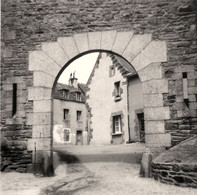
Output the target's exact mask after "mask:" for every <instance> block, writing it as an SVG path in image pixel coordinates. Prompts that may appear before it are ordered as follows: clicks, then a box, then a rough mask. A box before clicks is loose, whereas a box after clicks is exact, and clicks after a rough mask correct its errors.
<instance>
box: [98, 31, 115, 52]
mask: <svg viewBox="0 0 197 195" xmlns="http://www.w3.org/2000/svg"><path fill="white" fill-rule="evenodd" d="M115 36H116V31H103V32H102V34H101V49H103V50H109V51H111V49H112V46H113V43H114V39H115Z"/></svg>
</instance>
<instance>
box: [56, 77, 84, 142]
mask: <svg viewBox="0 0 197 195" xmlns="http://www.w3.org/2000/svg"><path fill="white" fill-rule="evenodd" d="M80 86H81V88H80ZM83 89H84V85H83V86H82V84H81V85H80V84H78V82H77V78H75V77H72V78H70V79H69V84H68V85H66V84H60V83H57V86H56V91H55V95H54V105H53V107H54V109H53V119H54V123H53V142H54V144H56V143H62V144H74V145H83V144H84V145H87V144H88V117H87V109H86V105H85V92H84V91H83Z"/></svg>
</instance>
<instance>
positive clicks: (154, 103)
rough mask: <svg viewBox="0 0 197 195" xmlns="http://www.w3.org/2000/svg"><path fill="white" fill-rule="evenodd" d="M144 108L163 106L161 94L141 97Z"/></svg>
mask: <svg viewBox="0 0 197 195" xmlns="http://www.w3.org/2000/svg"><path fill="white" fill-rule="evenodd" d="M143 99H144V106H145V107H159V106H163V95H162V94H148V95H143Z"/></svg>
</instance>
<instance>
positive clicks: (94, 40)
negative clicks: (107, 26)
mask: <svg viewBox="0 0 197 195" xmlns="http://www.w3.org/2000/svg"><path fill="white" fill-rule="evenodd" d="M88 40H89V47H90V49H100V48H101V32H89V33H88Z"/></svg>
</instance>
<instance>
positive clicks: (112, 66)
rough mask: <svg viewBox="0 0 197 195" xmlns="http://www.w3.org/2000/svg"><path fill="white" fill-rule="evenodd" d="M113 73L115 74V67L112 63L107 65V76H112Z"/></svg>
mask: <svg viewBox="0 0 197 195" xmlns="http://www.w3.org/2000/svg"><path fill="white" fill-rule="evenodd" d="M114 74H115V67H114V65H111V66H110V67H109V76H110V77H112V76H114Z"/></svg>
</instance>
